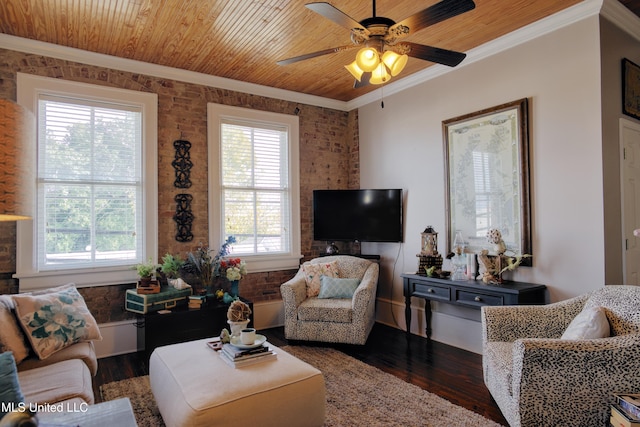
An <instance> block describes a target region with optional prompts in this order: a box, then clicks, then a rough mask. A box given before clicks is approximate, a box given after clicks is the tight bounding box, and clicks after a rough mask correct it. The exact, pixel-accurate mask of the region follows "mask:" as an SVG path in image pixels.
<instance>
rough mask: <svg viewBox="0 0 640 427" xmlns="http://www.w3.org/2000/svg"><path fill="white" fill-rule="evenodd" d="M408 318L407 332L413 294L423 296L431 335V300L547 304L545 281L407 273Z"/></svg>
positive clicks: (477, 305)
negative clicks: (493, 282) (458, 278)
mask: <svg viewBox="0 0 640 427" xmlns="http://www.w3.org/2000/svg"><path fill="white" fill-rule="evenodd" d="M402 278H403V285H404V298H405V308H404V313H405V320H406V322H407V336H409V335H410V326H411V297H418V298H423V299H424V300H425V301H426V304H425V323H426V334H427V338H430V337H431V301H438V302H442V303H446V304H454V305H459V306H464V307H469V308H474V309H477V310H480V308H481V307H482V306H484V305H523V304H544V303H545V292H546V289H547V287H546V286H545V285H538V284H535V283H525V282H506V283H504V284H502V285H487V284H484V283H482V282H480V281H475V280H469V281H456V280H451V279H439V278H433V277H427V276H420V275H418V274H403V275H402Z"/></svg>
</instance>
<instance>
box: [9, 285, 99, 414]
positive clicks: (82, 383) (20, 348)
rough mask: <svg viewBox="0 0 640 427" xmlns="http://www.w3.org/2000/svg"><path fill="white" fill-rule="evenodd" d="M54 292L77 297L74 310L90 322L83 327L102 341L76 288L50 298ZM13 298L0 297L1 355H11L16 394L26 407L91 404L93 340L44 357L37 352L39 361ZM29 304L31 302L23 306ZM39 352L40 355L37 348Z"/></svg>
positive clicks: (95, 363) (63, 289) (94, 366)
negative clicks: (14, 365)
mask: <svg viewBox="0 0 640 427" xmlns="http://www.w3.org/2000/svg"><path fill="white" fill-rule="evenodd" d="M71 288H72V289H71ZM46 292H47V291H41V292H39V293H33V294H24V295H28V296H33V297H34V298H38V297H39V295H51V294H47V293H46ZM55 292H61V293H64V294H65V295H70V294H69V292H70V293H71V294H72V295H74V296H77V298H76V300H75V301H74V308H78V307H79V309H78V310H80V312H82V315H84V316H86V317H87V318H90V319H89V321H87V322H86V323H85V324H83V326H86V327H87V329H92V331H93V336H94V337H96V338H100V339H101V336H100V334H99V331H97V325H96V324H95V319H93V317H92V316H91V315H90V314H89V313H88V310H87V309H86V305H85V304H84V300H82V297H81V296H80V295H79V294H78V293H77V290H76V289H75V287H74V286H65V287H60V288H54V289H53V290H52V294H53V293H55ZM59 295H60V294H59ZM15 298H18V295H0V323H1V324H2V330H1V331H0V352H1V353H4V352H11V353H12V354H13V358H14V360H15V362H16V370H17V377H18V383H19V391H20V392H21V394H22V395H23V396H24V400H25V403H39V404H42V403H48V404H57V403H61V402H65V403H67V402H68V403H69V404H73V403H76V404H78V403H87V404H93V403H94V401H95V400H94V393H93V376H95V375H96V373H97V370H98V361H97V358H96V353H95V349H94V345H93V342H92V340H83V339H79V340H78V341H75V340H74V341H71V342H68V343H67V344H65V346H64V347H62V348H60V349H57V348H56V350H55V351H52V350H50V349H49V348H48V349H46V350H47V352H46V354H44V350H42V351H41V352H40V355H41V356H42V355H44V357H39V356H38V352H36V351H34V348H33V347H32V345H31V343H30V340H29V339H28V337H27V335H26V334H25V333H24V330H23V326H22V325H21V322H20V321H19V319H18V317H17V316H18V315H17V314H16V313H17V307H16V303H15ZM23 301H24V300H23ZM31 303H33V299H32V300H29V301H26V302H25V304H31ZM65 313H67V314H68V313H69V312H65ZM52 319H53V318H52ZM89 323H90V324H89ZM38 349H39V351H40V347H39V348H38Z"/></svg>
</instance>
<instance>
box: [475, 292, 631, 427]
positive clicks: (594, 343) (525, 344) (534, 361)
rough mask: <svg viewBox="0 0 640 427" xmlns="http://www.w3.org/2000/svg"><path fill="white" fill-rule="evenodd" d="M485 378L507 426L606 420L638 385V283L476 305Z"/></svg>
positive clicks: (592, 423)
mask: <svg viewBox="0 0 640 427" xmlns="http://www.w3.org/2000/svg"><path fill="white" fill-rule="evenodd" d="M482 329H483V336H482V339H483V354H482V362H483V368H484V382H485V384H486V385H487V388H488V389H489V391H490V392H491V395H492V396H493V398H494V399H495V401H496V402H497V404H498V406H499V407H500V410H501V411H502V414H503V415H504V417H505V418H506V419H507V421H508V422H509V424H510V425H511V426H512V427H516V426H536V427H538V426H560V425H567V426H568V425H572V426H604V425H609V418H610V414H611V407H610V405H611V404H612V403H613V402H614V398H613V396H612V394H613V393H630V392H633V393H638V392H640V375H638V373H639V372H640V287H639V286H605V287H603V288H601V289H598V290H596V291H593V292H591V293H588V294H585V295H582V296H578V297H575V298H572V299H568V300H566V301H561V302H557V303H553V304H549V305H546V306H500V307H498V306H496V307H489V306H486V307H482Z"/></svg>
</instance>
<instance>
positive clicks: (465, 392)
mask: <svg viewBox="0 0 640 427" xmlns="http://www.w3.org/2000/svg"><path fill="white" fill-rule="evenodd" d="M260 332H261V333H262V334H264V335H265V336H266V337H267V339H268V340H269V342H271V343H272V344H273V345H275V346H278V347H281V346H284V345H297V344H300V345H309V343H306V342H304V343H303V342H289V341H287V340H286V339H285V338H284V329H283V328H274V329H267V330H261V331H260ZM315 345H322V346H326V345H327V344H324V343H323V344H320V343H318V344H315ZM330 346H331V347H333V348H335V349H337V350H340V351H342V352H344V353H346V354H348V355H350V356H352V357H354V358H356V359H359V360H361V361H363V362H365V363H367V364H369V365H372V366H375V367H377V368H379V369H381V370H383V371H385V372H388V373H390V374H392V375H395V376H397V377H399V378H401V379H403V380H405V381H407V382H410V383H412V384H415V385H417V386H419V387H421V388H422V389H424V390H427V391H429V392H431V393H435V394H437V395H439V396H441V397H443V398H445V399H447V400H449V401H450V402H452V403H454V404H456V405H460V406H463V407H465V408H467V409H470V410H472V411H474V412H477V413H479V414H481V415H483V416H485V417H487V418H489V419H492V420H494V421H496V422H498V423H500V424H502V425H504V426H506V425H508V424H507V422H506V420H505V419H504V417H503V416H502V413H501V412H500V410H499V409H498V407H497V405H496V404H495V402H494V400H493V398H492V397H491V395H490V394H489V391H488V390H487V388H486V387H485V385H484V382H483V380H482V357H481V356H480V355H478V354H475V353H471V352H468V351H465V350H461V349H459V348H456V347H451V346H448V345H446V344H442V343H439V342H435V341H429V340H427V339H425V338H422V337H419V336H416V335H412V336H411V338H410V339H409V340H407V338H406V334H405V332H404V331H401V330H398V329H395V328H391V327H389V326H385V325H382V324H376V325H375V326H374V328H373V331H372V332H371V335H370V336H369V340H368V341H367V344H366V345H364V346H354V345H345V344H331V345H330ZM98 366H99V368H98V374H97V375H96V378H95V380H94V393H95V396H96V401H100V391H99V388H100V386H101V385H102V384H106V383H108V382H111V381H118V380H122V379H125V378H130V377H135V376H140V375H147V374H148V367H147V361H146V360H145V358H144V353H142V352H139V353H131V354H126V355H122V356H113V357H108V358H104V359H100V360H99V362H98Z"/></svg>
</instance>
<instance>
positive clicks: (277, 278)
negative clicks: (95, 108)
mask: <svg viewBox="0 0 640 427" xmlns="http://www.w3.org/2000/svg"><path fill="white" fill-rule="evenodd" d="M17 72H22V73H29V74H34V75H40V76H45V77H55V78H64V79H66V80H72V81H78V82H84V83H91V84H99V85H103V86H110V87H118V88H124V89H130V90H138V91H143V92H151V93H156V94H157V95H158V191H159V194H158V224H159V236H158V254H159V255H160V256H162V255H163V254H165V253H167V252H168V253H172V254H180V255H182V256H183V257H184V256H185V254H186V253H187V252H189V251H192V250H194V249H195V248H196V247H197V246H198V245H199V243H200V242H207V239H208V236H209V224H208V221H207V215H208V213H207V212H208V209H207V203H208V202H207V195H208V191H207V173H208V172H207V162H206V159H207V103H208V102H214V103H219V104H225V105H232V106H239V107H245V108H253V109H257V110H264V111H271V112H276V113H283V114H294V110H295V109H296V107H297V108H299V113H298V116H299V118H300V170H301V176H300V198H301V203H300V205H301V206H300V207H301V212H300V214H301V236H302V254H303V255H304V259H310V258H313V257H315V256H317V255H318V254H319V253H320V252H321V251H323V250H324V242H313V241H312V238H313V236H312V213H311V197H312V190H313V189H316V188H320V189H322V188H358V185H359V163H358V116H357V111H352V112H348V113H347V112H343V111H337V110H332V109H327V108H320V107H314V106H311V105H303V104H298V103H294V102H289V101H283V100H278V99H273V98H266V97H262V96H256V95H252V94H247V93H240V92H233V91H229V90H224V89H218V88H214V87H207V86H203V85H198V84H192V83H185V82H181V81H175V80H167V79H162V78H158V77H153V76H147V75H142V74H135V73H129V72H124V71H117V70H110V69H105V68H102V67H95V66H91V65H86V64H79V63H74V62H70V61H64V60H60V59H55V58H48V57H43V56H40V55H32V54H27V53H22V52H15V51H10V50H3V49H0V98H6V99H12V100H15V99H16V73H17ZM177 139H185V140H187V141H189V142H191V144H192V145H191V150H190V154H191V160H192V162H193V168H192V169H191V176H190V178H191V181H192V186H191V188H189V189H186V191H185V189H178V188H175V187H174V185H173V183H174V180H175V175H174V169H173V167H172V166H171V162H172V161H173V160H174V158H175V150H174V147H173V142H174V141H175V140H177ZM183 192H184V193H188V194H191V195H193V203H192V212H193V214H194V222H193V233H194V239H193V241H192V242H189V243H180V242H177V241H176V240H175V233H176V225H175V223H174V221H173V215H174V213H175V201H174V197H175V195H176V194H178V193H183ZM0 233H1V234H0V292H15V291H16V284H15V281H13V280H12V279H10V274H11V273H13V272H15V239H16V237H15V224H12V223H7V224H3V223H0ZM3 273H6V274H4V275H3ZM294 274H295V270H289V271H278V272H270V273H250V274H249V276H248V277H247V278H246V279H245V280H243V281H242V282H241V284H240V286H241V294H242V295H243V296H246V297H247V298H250V299H252V300H253V301H254V302H259V301H264V300H272V299H279V298H280V290H279V286H280V283H282V282H283V281H285V280H288V279H289V278H290V277H292V276H293V275H294ZM126 288H127V286H106V287H98V288H84V289H82V290H81V293H82V294H83V296H84V297H85V299H86V300H87V303H88V305H89V308H90V309H91V311H92V312H94V313H95V314H96V318H97V320H98V322H101V323H102V322H109V321H117V320H122V319H124V318H128V317H130V313H127V312H124V310H123V307H124V294H125V291H126Z"/></svg>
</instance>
